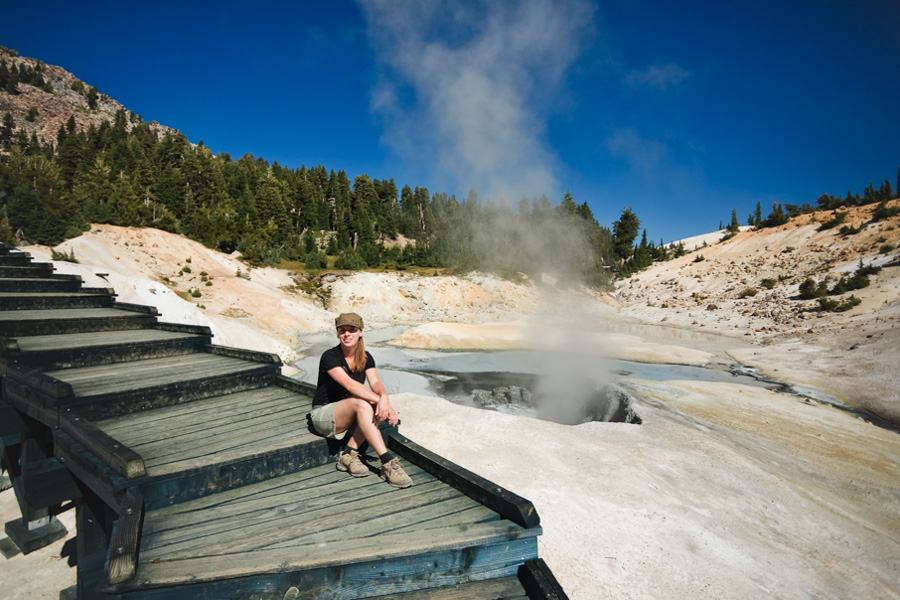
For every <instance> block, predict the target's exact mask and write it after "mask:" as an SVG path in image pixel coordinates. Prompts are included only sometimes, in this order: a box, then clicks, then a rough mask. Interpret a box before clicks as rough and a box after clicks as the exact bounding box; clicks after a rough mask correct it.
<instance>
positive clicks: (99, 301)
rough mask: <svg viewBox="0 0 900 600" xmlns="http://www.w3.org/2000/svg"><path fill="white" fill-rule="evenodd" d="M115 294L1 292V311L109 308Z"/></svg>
mask: <svg viewBox="0 0 900 600" xmlns="http://www.w3.org/2000/svg"><path fill="white" fill-rule="evenodd" d="M114 300H115V298H114V296H112V295H110V294H106V293H103V294H86V293H84V292H83V291H82V292H70V293H63V292H0V311H2V310H36V309H56V308H109V307H110V306H112V303H113V301H114Z"/></svg>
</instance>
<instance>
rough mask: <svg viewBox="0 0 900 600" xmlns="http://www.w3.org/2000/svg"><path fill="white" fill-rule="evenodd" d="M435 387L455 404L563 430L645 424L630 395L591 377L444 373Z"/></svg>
mask: <svg viewBox="0 0 900 600" xmlns="http://www.w3.org/2000/svg"><path fill="white" fill-rule="evenodd" d="M432 385H434V386H435V387H437V388H438V390H437V391H438V392H439V393H440V394H441V395H442V396H444V397H446V398H449V399H451V400H453V401H455V402H459V403H462V404H468V405H471V406H476V407H478V408H484V409H488V410H497V411H501V412H506V413H513V414H523V415H528V416H531V417H536V418H538V419H543V420H545V421H553V422H554V423H561V424H563V425H578V424H580V423H588V422H590V421H601V422H610V423H633V424H636V425H639V424H641V422H642V420H641V417H640V416H639V415H638V414H637V412H636V411H635V408H634V401H633V398H632V397H631V396H630V395H629V394H628V392H626V391H625V390H624V389H622V388H621V387H620V386H618V385H614V384H598V383H597V382H596V381H592V380H590V379H589V378H586V377H572V376H569V377H564V376H562V375H559V376H557V377H552V376H548V375H534V374H527V373H497V372H488V373H484V372H482V373H446V372H445V373H442V376H441V377H439V378H438V379H436V380H433V381H432ZM532 390H534V391H532Z"/></svg>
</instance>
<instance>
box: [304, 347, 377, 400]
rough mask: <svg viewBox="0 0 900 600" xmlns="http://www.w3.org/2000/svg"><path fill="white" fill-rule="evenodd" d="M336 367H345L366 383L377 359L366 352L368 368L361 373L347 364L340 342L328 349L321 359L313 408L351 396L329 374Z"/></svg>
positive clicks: (345, 369) (353, 377)
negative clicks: (368, 372)
mask: <svg viewBox="0 0 900 600" xmlns="http://www.w3.org/2000/svg"><path fill="white" fill-rule="evenodd" d="M335 367H341V368H343V369H344V371H346V373H347V374H348V375H349V376H350V377H351V378H352V379H354V380H355V381H358V382H359V383H362V384H364V385H365V383H366V371H367V370H368V369H374V368H375V359H374V358H372V355H371V354H369V353H368V352H366V368H365V369H364V370H362V371H360V372H359V373H354V372H353V371H351V370H350V367H349V366H348V365H347V361H346V359H344V353H343V352H341V345H340V344H338V345H337V346H335V347H334V348H329V349H328V350H326V351H325V353H324V354H322V358H321V359H319V379H318V382H317V384H316V396H315V398H313V408H315V407H317V406H325V405H326V404H331V403H332V402H337V401H338V400H343V399H344V398H347V397H349V396H350V392H349V391H347V388H345V387H344V386H342V385H341V384H339V383H338V382H337V381H335V380H334V379H332V377H331V375H329V374H328V371H330V370H331V369H333V368H335Z"/></svg>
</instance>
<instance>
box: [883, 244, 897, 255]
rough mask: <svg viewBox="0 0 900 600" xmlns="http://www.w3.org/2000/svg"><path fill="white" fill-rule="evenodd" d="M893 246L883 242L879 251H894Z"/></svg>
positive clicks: (888, 252)
mask: <svg viewBox="0 0 900 600" xmlns="http://www.w3.org/2000/svg"><path fill="white" fill-rule="evenodd" d="M895 248H896V246H894V245H893V244H885V245H884V246H882V247H881V249H879V252H881V253H882V254H890V253H891V252H893V251H894V249H895Z"/></svg>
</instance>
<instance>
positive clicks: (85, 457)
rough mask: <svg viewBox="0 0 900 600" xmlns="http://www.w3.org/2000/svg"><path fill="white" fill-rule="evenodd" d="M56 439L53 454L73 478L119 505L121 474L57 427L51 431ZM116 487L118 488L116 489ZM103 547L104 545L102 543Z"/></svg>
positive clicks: (123, 494) (107, 501)
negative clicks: (70, 472)
mask: <svg viewBox="0 0 900 600" xmlns="http://www.w3.org/2000/svg"><path fill="white" fill-rule="evenodd" d="M53 438H54V440H55V441H56V447H55V450H54V454H55V455H56V457H57V458H58V459H59V462H61V463H62V464H63V465H65V467H66V468H67V469H69V470H70V471H72V474H73V475H74V476H75V478H76V479H77V480H78V481H79V482H80V483H82V484H84V486H86V487H87V488H88V489H90V490H91V491H92V492H93V493H94V494H96V495H97V496H98V497H100V498H101V499H102V500H103V502H104V503H106V504H107V505H108V506H119V505H120V504H121V503H122V500H123V499H124V498H125V491H124V485H122V484H123V482H126V481H127V480H125V479H124V478H123V477H122V476H121V475H119V474H118V473H116V472H114V471H112V470H111V469H110V468H109V466H108V465H106V464H104V463H102V462H101V461H100V460H99V459H97V457H96V456H94V455H93V454H91V453H90V452H88V451H87V450H85V449H84V447H82V445H81V444H79V443H78V442H76V441H75V440H73V439H72V438H71V437H70V436H69V435H68V434H67V433H65V432H64V431H62V430H60V429H57V430H55V431H54V432H53ZM117 488H118V489H117ZM104 547H106V546H105V545H104Z"/></svg>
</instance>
